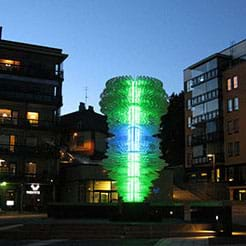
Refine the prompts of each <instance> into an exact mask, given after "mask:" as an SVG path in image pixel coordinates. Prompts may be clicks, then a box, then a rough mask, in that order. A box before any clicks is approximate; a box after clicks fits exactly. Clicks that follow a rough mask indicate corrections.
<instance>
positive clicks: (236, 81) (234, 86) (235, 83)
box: [233, 76, 238, 89]
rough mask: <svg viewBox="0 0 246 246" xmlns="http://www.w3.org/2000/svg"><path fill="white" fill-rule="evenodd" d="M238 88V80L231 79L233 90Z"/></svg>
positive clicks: (235, 77)
mask: <svg viewBox="0 0 246 246" xmlns="http://www.w3.org/2000/svg"><path fill="white" fill-rule="evenodd" d="M236 88H238V78H237V76H234V77H233V89H236Z"/></svg>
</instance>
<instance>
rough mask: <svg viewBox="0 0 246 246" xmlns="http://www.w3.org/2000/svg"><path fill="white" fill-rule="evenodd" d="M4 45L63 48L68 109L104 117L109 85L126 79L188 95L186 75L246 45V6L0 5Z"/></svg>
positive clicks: (235, 0)
mask: <svg viewBox="0 0 246 246" xmlns="http://www.w3.org/2000/svg"><path fill="white" fill-rule="evenodd" d="M0 25H1V26H3V39H6V40H13V41H19V42H26V43H33V44H40V45H44V46H51V47H57V48H62V49H63V52H64V53H67V54H69V58H68V59H67V60H66V61H65V63H64V70H65V81H64V85H63V96H64V106H63V108H62V113H68V112H71V111H75V110H77V107H78V104H79V102H80V101H85V87H88V104H89V105H93V106H94V107H95V108H96V111H99V106H98V102H99V96H100V93H101V92H102V90H103V88H104V84H105V82H106V81H107V80H108V79H110V78H112V77H114V76H120V75H132V76H137V75H146V76H152V77H156V78H158V79H160V80H161V81H163V83H164V88H165V89H166V91H167V92H168V94H171V93H172V92H180V91H181V90H182V89H183V69H184V68H186V67H187V66H189V65H191V64H193V63H195V62H197V61H198V60H200V59H202V58H205V57H206V56H209V55H211V54H212V53H215V52H218V51H220V50H222V49H224V48H226V47H228V46H230V44H231V42H233V41H235V42H238V41H240V40H242V39H245V38H246V27H245V25H246V1H245V0H203V1H199V0H186V1H184V0H169V1H168V0H22V1H21V0H11V1H9V0H1V1H0Z"/></svg>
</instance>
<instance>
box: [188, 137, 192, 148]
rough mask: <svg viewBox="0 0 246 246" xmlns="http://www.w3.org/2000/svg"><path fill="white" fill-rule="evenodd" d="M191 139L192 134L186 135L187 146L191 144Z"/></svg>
mask: <svg viewBox="0 0 246 246" xmlns="http://www.w3.org/2000/svg"><path fill="white" fill-rule="evenodd" d="M191 140H192V136H191V135H188V136H187V146H191Z"/></svg>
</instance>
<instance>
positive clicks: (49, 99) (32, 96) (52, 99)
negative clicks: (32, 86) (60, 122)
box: [0, 88, 62, 104]
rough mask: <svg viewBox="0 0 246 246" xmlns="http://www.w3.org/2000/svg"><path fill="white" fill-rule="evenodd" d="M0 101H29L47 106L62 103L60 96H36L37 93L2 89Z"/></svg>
mask: <svg viewBox="0 0 246 246" xmlns="http://www.w3.org/2000/svg"><path fill="white" fill-rule="evenodd" d="M0 97H1V99H11V100H14V99H15V100H22V101H31V102H42V103H44V102H46V103H49V104H57V103H61V102H62V96H53V95H47V94H38V93H33V92H30V93H27V92H20V91H9V90H5V89H4V88H2V90H1V91H0Z"/></svg>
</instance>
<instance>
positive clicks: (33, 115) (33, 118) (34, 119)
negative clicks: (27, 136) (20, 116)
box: [27, 112, 39, 125]
mask: <svg viewBox="0 0 246 246" xmlns="http://www.w3.org/2000/svg"><path fill="white" fill-rule="evenodd" d="M27 120H28V122H29V123H30V124H31V125H37V124H38V122H39V113H38V112H27Z"/></svg>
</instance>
